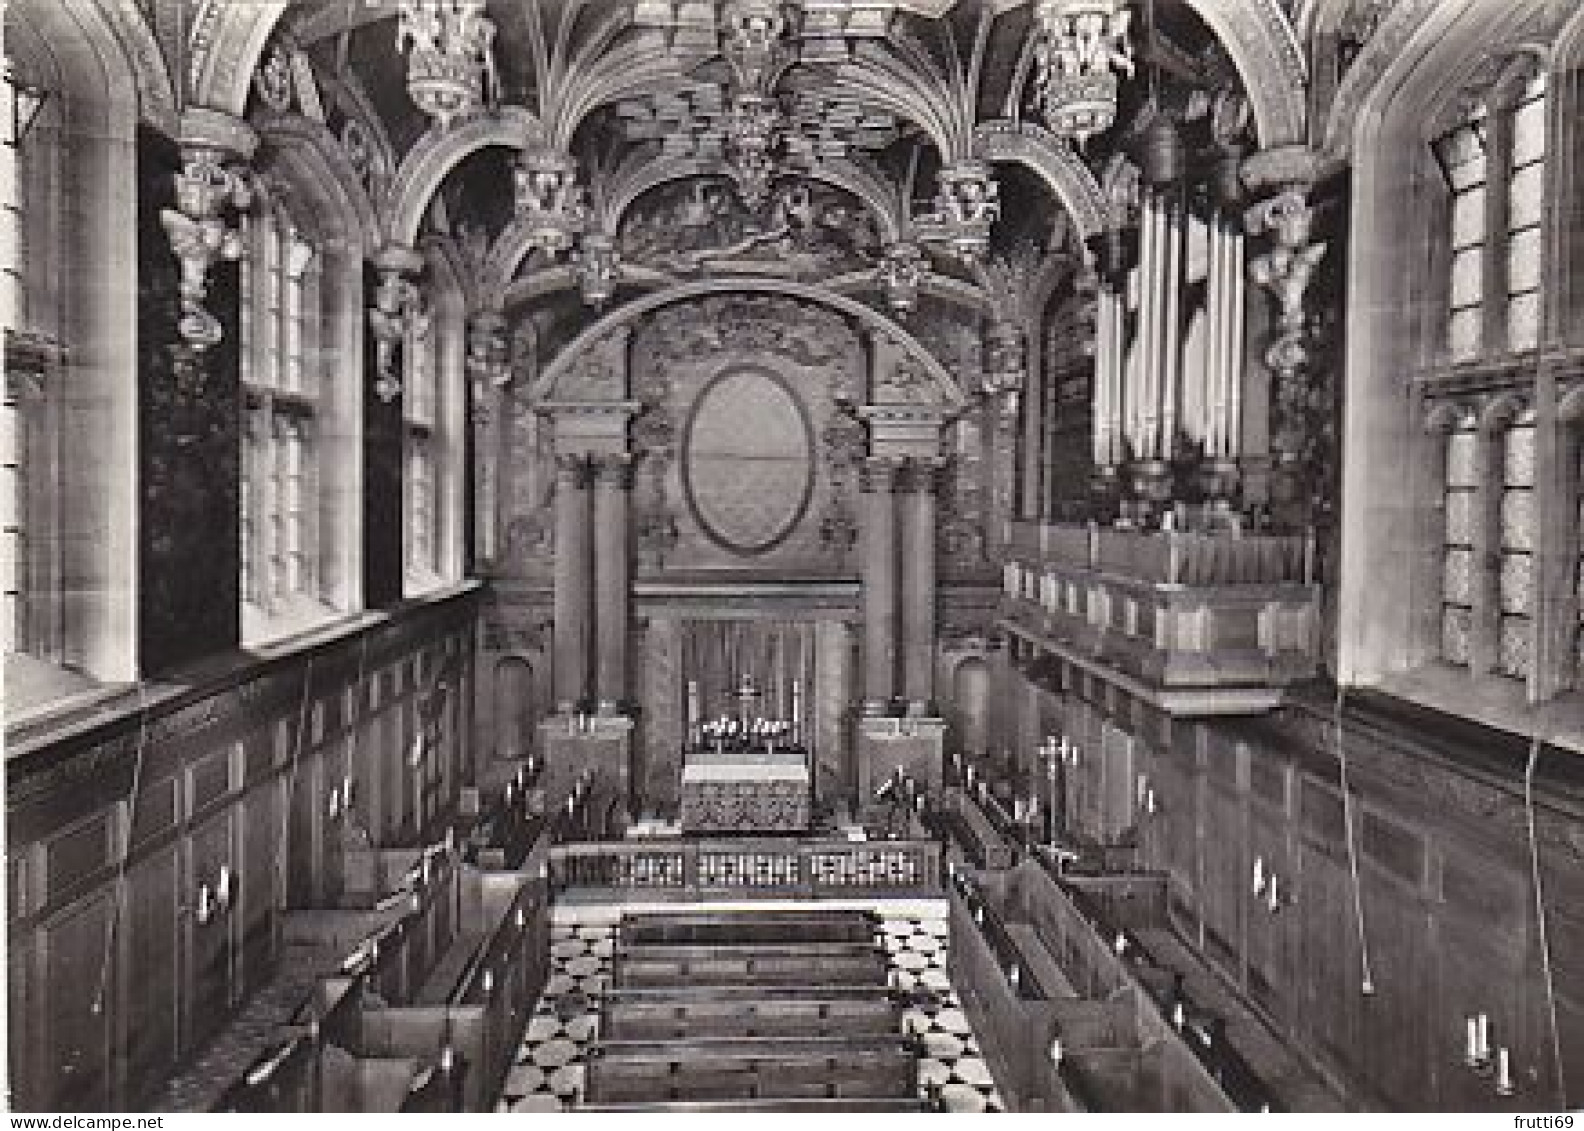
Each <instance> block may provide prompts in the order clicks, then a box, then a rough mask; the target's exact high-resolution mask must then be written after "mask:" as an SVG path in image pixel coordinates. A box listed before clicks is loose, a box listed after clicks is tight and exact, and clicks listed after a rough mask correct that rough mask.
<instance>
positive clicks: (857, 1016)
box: [600, 989, 902, 1041]
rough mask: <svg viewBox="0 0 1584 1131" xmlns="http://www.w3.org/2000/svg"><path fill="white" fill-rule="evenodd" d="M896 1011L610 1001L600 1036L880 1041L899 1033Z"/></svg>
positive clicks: (834, 998)
mask: <svg viewBox="0 0 1584 1131" xmlns="http://www.w3.org/2000/svg"><path fill="white" fill-rule="evenodd" d="M901 1027H902V1005H901V1002H899V1001H897V1000H895V999H893V998H892V997H890V996H889V995H887V994H884V993H871V994H866V995H864V996H855V995H831V994H829V993H827V992H825V991H823V990H818V989H812V990H806V991H802V992H800V993H798V994H796V995H776V996H769V995H766V994H756V995H755V996H754V997H752V998H748V999H744V998H743V997H742V996H741V994H740V993H738V992H736V991H733V992H731V993H729V994H724V995H716V996H712V997H704V996H693V997H689V998H684V999H681V1000H679V999H678V997H677V996H676V995H674V994H664V995H661V994H656V995H653V996H648V997H637V998H634V997H631V996H627V997H623V996H619V994H618V996H616V997H614V998H613V999H609V1000H607V1001H606V1002H605V1004H604V1015H603V1018H602V1020H601V1022H600V1033H601V1034H602V1035H603V1036H604V1037H605V1038H606V1039H608V1040H615V1041H622V1040H648V1041H659V1040H690V1039H696V1038H701V1037H709V1036H719V1037H804V1036H827V1037H834V1036H842V1035H850V1036H884V1035H888V1034H894V1033H898V1032H900V1031H901Z"/></svg>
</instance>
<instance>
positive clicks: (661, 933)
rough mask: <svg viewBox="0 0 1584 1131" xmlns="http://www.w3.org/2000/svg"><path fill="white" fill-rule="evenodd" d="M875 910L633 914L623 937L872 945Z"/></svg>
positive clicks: (876, 926)
mask: <svg viewBox="0 0 1584 1131" xmlns="http://www.w3.org/2000/svg"><path fill="white" fill-rule="evenodd" d="M879 926H880V920H879V917H878V916H877V915H875V914H874V912H872V911H807V910H797V911H754V912H751V913H749V912H734V911H714V912H711V911H690V912H677V913H656V914H644V915H629V916H627V917H626V918H624V919H623V920H622V925H621V933H620V938H621V939H622V941H624V942H633V943H678V944H687V943H698V944H702V943H780V942H867V941H868V940H869V939H871V938H873V937H874V935H875V932H876V931H877V930H878V929H879Z"/></svg>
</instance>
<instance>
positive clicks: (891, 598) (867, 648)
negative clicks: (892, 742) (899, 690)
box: [860, 456, 897, 715]
mask: <svg viewBox="0 0 1584 1131" xmlns="http://www.w3.org/2000/svg"><path fill="white" fill-rule="evenodd" d="M896 473H897V465H896V462H895V461H894V460H889V459H882V458H878V457H873V456H871V457H870V458H869V459H866V460H865V461H864V466H863V476H862V479H861V484H860V487H861V490H862V491H863V495H864V501H865V502H864V523H863V614H864V638H863V641H864V643H863V663H864V713H865V714H870V715H878V714H882V713H883V712H884V711H885V710H886V708H887V705H888V704H889V701H890V699H891V696H892V694H893V693H894V691H895V679H896V620H897V593H896V589H897V547H896V510H895V507H896V499H895V494H894V492H895V488H896Z"/></svg>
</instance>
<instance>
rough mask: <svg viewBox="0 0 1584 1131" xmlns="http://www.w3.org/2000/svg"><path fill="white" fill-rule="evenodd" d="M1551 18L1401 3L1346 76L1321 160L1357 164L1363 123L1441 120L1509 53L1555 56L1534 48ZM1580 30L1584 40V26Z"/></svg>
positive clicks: (1446, 2) (1471, 3)
mask: <svg viewBox="0 0 1584 1131" xmlns="http://www.w3.org/2000/svg"><path fill="white" fill-rule="evenodd" d="M1544 15H1545V13H1544V12H1543V11H1542V10H1541V9H1540V8H1539V7H1538V6H1529V5H1513V4H1509V3H1504V2H1501V0H1398V3H1397V4H1396V5H1395V6H1393V7H1392V8H1391V10H1390V11H1389V13H1388V14H1387V16H1386V17H1385V19H1383V20H1382V21H1381V24H1380V26H1379V27H1378V28H1377V29H1376V31H1375V33H1374V34H1373V35H1372V36H1371V37H1370V38H1369V40H1368V41H1367V42H1366V43H1365V44H1364V47H1363V49H1362V50H1361V51H1360V53H1359V56H1358V58H1357V59H1356V60H1354V62H1353V64H1352V66H1350V67H1349V68H1348V71H1347V74H1346V75H1344V76H1343V79H1342V83H1341V85H1340V86H1339V87H1338V88H1337V93H1336V97H1335V98H1334V99H1333V100H1332V103H1331V109H1330V112H1329V114H1328V115H1327V117H1326V122H1325V128H1324V133H1323V134H1322V136H1321V139H1320V143H1319V147H1320V151H1321V153H1322V154H1323V155H1324V156H1326V157H1328V158H1333V159H1336V160H1344V161H1345V160H1350V159H1351V158H1352V156H1353V154H1354V151H1355V148H1356V146H1357V144H1358V140H1359V136H1360V131H1359V127H1360V125H1361V123H1362V124H1366V125H1368V124H1369V123H1371V122H1373V121H1375V120H1376V119H1378V118H1379V117H1381V116H1383V115H1386V114H1388V113H1391V112H1392V108H1393V107H1396V106H1407V105H1410V104H1412V105H1413V106H1415V107H1417V109H1416V110H1415V112H1414V113H1415V116H1416V117H1417V118H1418V119H1419V120H1421V121H1424V122H1430V121H1434V120H1437V115H1438V114H1439V113H1440V111H1441V108H1443V107H1444V106H1445V105H1446V103H1447V101H1448V99H1450V98H1454V97H1456V96H1457V92H1458V91H1459V90H1460V89H1462V88H1463V87H1464V86H1465V84H1467V83H1468V81H1469V78H1470V74H1471V72H1472V70H1473V69H1474V68H1476V67H1477V66H1479V65H1480V64H1482V63H1483V64H1488V63H1489V62H1490V60H1492V59H1493V58H1496V57H1498V56H1502V55H1507V54H1515V53H1524V52H1530V53H1537V54H1539V55H1545V54H1547V52H1546V51H1545V50H1544V49H1540V50H1538V52H1537V51H1536V46H1535V43H1534V37H1535V36H1536V35H1537V34H1546V33H1547V30H1548V29H1547V28H1546V27H1544V26H1543V22H1542V20H1543V17H1544ZM1575 26H1577V27H1578V28H1579V29H1580V33H1581V34H1584V22H1581V23H1579V24H1577V25H1575ZM1559 46H1560V44H1559Z"/></svg>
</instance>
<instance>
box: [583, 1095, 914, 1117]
mask: <svg viewBox="0 0 1584 1131" xmlns="http://www.w3.org/2000/svg"><path fill="white" fill-rule="evenodd" d="M929 1110H930V1107H929V1105H928V1103H926V1102H925V1101H924V1100H921V1099H919V1098H917V1097H916V1096H834V1097H830V1098H826V1097H813V1098H809V1097H805V1098H802V1099H785V1098H783V1099H763V1100H673V1101H670V1102H659V1103H619V1104H580V1105H579V1106H578V1111H580V1112H581V1111H605V1112H623V1113H627V1114H632V1115H637V1114H640V1113H643V1112H660V1111H674V1112H689V1113H697V1114H699V1115H710V1114H714V1113H717V1112H739V1111H746V1112H752V1111H761V1112H767V1113H768V1112H786V1113H789V1114H794V1113H800V1112H802V1113H808V1114H813V1115H818V1114H820V1113H822V1112H863V1111H912V1112H923V1111H929Z"/></svg>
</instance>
